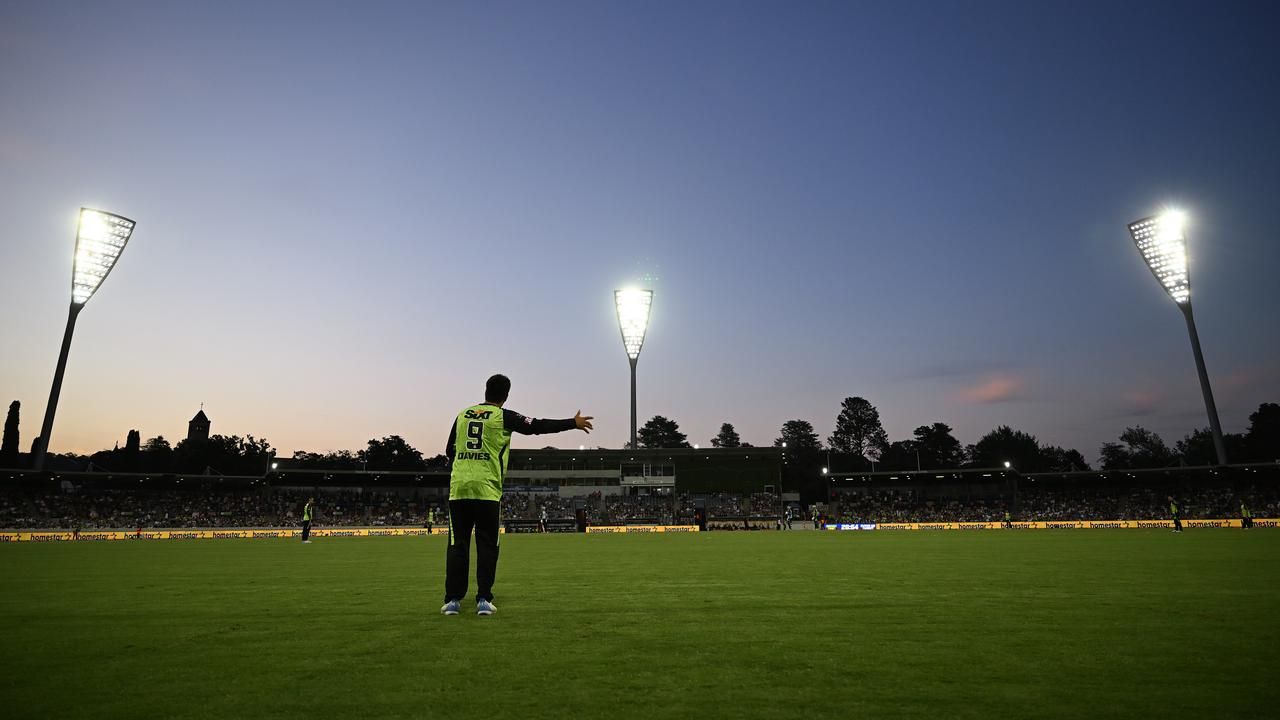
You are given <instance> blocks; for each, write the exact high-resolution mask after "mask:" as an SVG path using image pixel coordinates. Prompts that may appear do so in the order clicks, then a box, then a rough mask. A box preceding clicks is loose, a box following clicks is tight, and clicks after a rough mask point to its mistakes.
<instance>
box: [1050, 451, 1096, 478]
mask: <svg viewBox="0 0 1280 720" xmlns="http://www.w3.org/2000/svg"><path fill="white" fill-rule="evenodd" d="M1040 459H1041V466H1042V469H1043V470H1044V471H1045V472H1076V471H1078V470H1092V469H1093V468H1091V467H1089V463H1088V462H1087V461H1086V460H1085V459H1084V455H1081V454H1080V451H1079V450H1075V449H1071V450H1064V449H1062V448H1060V447H1058V446H1057V445H1048V446H1045V447H1042V448H1040Z"/></svg>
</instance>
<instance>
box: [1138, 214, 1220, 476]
mask: <svg viewBox="0 0 1280 720" xmlns="http://www.w3.org/2000/svg"><path fill="white" fill-rule="evenodd" d="M1186 224H1187V216H1186V214H1185V213H1183V212H1182V211H1180V210H1165V211H1164V212H1163V213H1161V214H1159V215H1153V216H1151V217H1145V218H1142V219H1141V220H1134V221H1133V222H1131V223H1129V236H1130V237H1131V238H1133V244H1134V245H1136V246H1137V247H1138V252H1139V253H1141V254H1142V259H1143V260H1144V261H1145V262H1146V263H1147V267H1148V268H1149V269H1150V270H1151V274H1152V275H1154V276H1155V278H1156V280H1157V281H1159V283H1160V286H1161V287H1163V288H1164V290H1165V292H1167V293H1168V294H1169V297H1170V298H1172V299H1173V302H1174V304H1176V305H1177V306H1178V309H1179V310H1181V311H1182V316H1183V317H1184V318H1185V319H1186V321H1187V334H1188V335H1190V336H1191V352H1192V353H1193V354H1194V355H1195V358H1196V373H1198V374H1199V375H1200V393H1201V394H1202V395H1204V409H1205V412H1206V413H1208V415H1209V430H1210V432H1212V433H1213V449H1214V450H1215V451H1216V453H1217V455H1218V464H1219V465H1226V464H1227V449H1226V446H1225V445H1224V444H1223V442H1222V425H1221V423H1219V422H1218V406H1217V405H1216V404H1214V402H1213V390H1212V388H1210V387H1209V371H1207V370H1205V367H1204V354H1203V353H1201V352H1200V335H1199V333H1197V332H1196V321H1195V317H1194V316H1193V315H1192V314H1191V272H1190V268H1189V267H1188V262H1187V237H1186V233H1185V228H1186Z"/></svg>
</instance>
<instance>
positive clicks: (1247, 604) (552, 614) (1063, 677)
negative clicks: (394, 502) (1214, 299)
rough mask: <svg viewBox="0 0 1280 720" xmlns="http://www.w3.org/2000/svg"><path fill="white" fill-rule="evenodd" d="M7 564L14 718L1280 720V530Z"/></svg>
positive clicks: (371, 543)
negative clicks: (456, 559) (459, 560)
mask: <svg viewBox="0 0 1280 720" xmlns="http://www.w3.org/2000/svg"><path fill="white" fill-rule="evenodd" d="M444 547H445V539H444V538H443V537H433V538H358V539H325V538H320V539H317V540H316V542H315V543H314V544H312V545H306V546H304V545H302V544H301V543H299V542H296V541H286V540H202V541H185V542H184V541H168V542H166V541H152V542H96V543H95V542H85V543H78V544H70V543H62V544H47V545H45V544H26V543H24V544H11V545H5V546H0V589H2V592H0V640H2V641H3V652H2V653H0V707H2V708H3V712H2V713H0V714H3V716H4V717H6V718H28V717H30V718H43V717H58V718H79V717H84V718H90V717H92V718H106V717H120V718H135V719H136V718H139V717H163V718H235V717H306V718H353V717H380V718H386V717H428V716H432V717H443V718H449V719H450V720H455V719H459V718H486V719H487V718H495V717H498V718H501V717H557V718H563V717H600V718H603V717H613V718H617V717H623V718H631V717H634V718H645V719H646V720H653V719H654V718H662V717H694V716H702V717H761V718H764V717H769V718H777V717H788V716H798V715H801V714H803V715H805V716H809V717H814V716H816V717H835V716H841V717H923V716H945V717H975V718H976V717H987V716H991V715H993V714H995V715H998V716H1001V717H1032V716H1035V717H1081V716H1093V717H1096V716H1105V717H1134V716H1137V717H1155V716H1175V715H1176V716H1188V715H1198V716H1202V717H1232V716H1234V717H1245V716H1258V717H1264V716H1275V715H1276V714H1277V713H1278V712H1280V681H1277V679H1276V676H1275V674H1276V670H1277V668H1280V598H1278V597H1277V590H1278V589H1280V563H1278V562H1277V559H1278V558H1280V532H1277V531H1274V530H1266V529H1260V530H1253V531H1249V532H1243V531H1239V530H1201V531H1189V532H1186V533H1184V534H1182V535H1174V534H1172V533H1169V532H1167V531H1156V530H1150V531H1148V530H1115V531H1108V530H1063V531H971V532H941V531H938V532H900V533H890V532H875V533H830V532H828V533H819V532H795V533H710V534H704V535H657V536H649V535H628V536H623V535H599V536H597V535H591V536H581V535H547V536H510V537H506V538H504V539H503V543H502V560H501V562H500V564H499V568H498V585H497V587H496V588H495V593H496V595H497V598H496V604H497V606H498V608H499V612H498V615H496V616H494V617H491V618H477V617H476V616H475V615H474V614H473V608H472V607H470V605H471V603H470V601H468V603H466V604H464V610H466V611H467V612H465V613H464V614H463V615H462V616H459V617H455V618H445V617H442V616H440V615H439V614H438V611H439V606H440V602H441V597H440V595H441V590H442V584H443V565H444Z"/></svg>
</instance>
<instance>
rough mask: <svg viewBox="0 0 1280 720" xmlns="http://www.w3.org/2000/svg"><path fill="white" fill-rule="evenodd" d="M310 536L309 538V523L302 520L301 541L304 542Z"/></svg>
mask: <svg viewBox="0 0 1280 720" xmlns="http://www.w3.org/2000/svg"><path fill="white" fill-rule="evenodd" d="M310 536H311V521H310V520H303V521H302V541H303V542H306V541H307V538H308V537H310Z"/></svg>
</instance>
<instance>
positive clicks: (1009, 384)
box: [958, 373, 1027, 405]
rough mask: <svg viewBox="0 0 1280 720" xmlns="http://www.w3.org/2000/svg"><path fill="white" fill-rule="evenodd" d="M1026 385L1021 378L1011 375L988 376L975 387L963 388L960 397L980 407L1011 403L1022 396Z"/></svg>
mask: <svg viewBox="0 0 1280 720" xmlns="http://www.w3.org/2000/svg"><path fill="white" fill-rule="evenodd" d="M1026 384H1027V383H1026V381H1025V380H1023V379H1022V378H1021V377H1019V376H1017V375H1012V374H1009V373H999V374H995V375H988V376H987V377H985V378H983V379H982V380H980V381H979V382H977V383H976V384H974V385H969V386H967V387H963V388H961V389H960V391H959V393H958V397H959V398H960V399H961V400H963V401H965V402H969V403H975V404H978V405H990V404H993V403H1002V402H1009V401H1010V400H1017V399H1018V398H1020V397H1021V396H1022V391H1023V390H1024V389H1025V388H1026Z"/></svg>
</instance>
